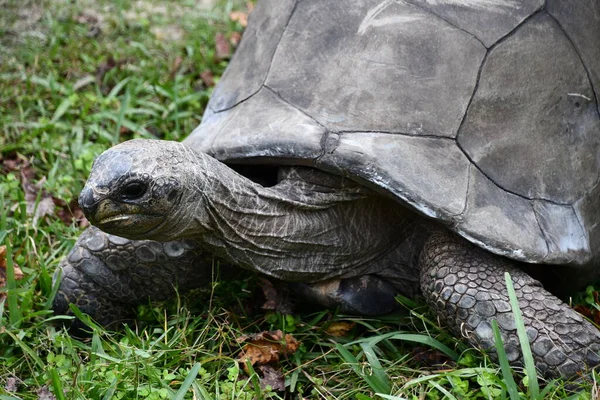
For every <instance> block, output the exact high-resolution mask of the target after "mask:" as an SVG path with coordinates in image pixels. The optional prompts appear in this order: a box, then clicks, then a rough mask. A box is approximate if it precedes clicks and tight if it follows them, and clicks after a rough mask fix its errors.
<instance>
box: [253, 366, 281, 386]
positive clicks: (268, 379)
mask: <svg viewBox="0 0 600 400" xmlns="http://www.w3.org/2000/svg"><path fill="white" fill-rule="evenodd" d="M258 369H259V370H260V372H262V375H263V376H262V378H260V387H261V388H262V389H263V390H266V389H267V386H271V389H272V390H275V391H278V392H283V391H284V390H285V378H284V377H283V374H282V373H281V371H280V370H276V369H275V368H273V367H271V366H270V365H261V366H259V367H258Z"/></svg>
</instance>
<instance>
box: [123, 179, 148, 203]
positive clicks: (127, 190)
mask: <svg viewBox="0 0 600 400" xmlns="http://www.w3.org/2000/svg"><path fill="white" fill-rule="evenodd" d="M144 193H146V185H145V184H143V183H142V182H131V183H128V184H127V185H125V187H124V188H123V190H121V196H123V197H124V198H125V199H127V200H135V199H138V198H140V197H142V196H143V195H144Z"/></svg>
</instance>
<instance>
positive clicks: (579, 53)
mask: <svg viewBox="0 0 600 400" xmlns="http://www.w3.org/2000/svg"><path fill="white" fill-rule="evenodd" d="M546 14H548V16H550V18H551V19H552V20H553V21H554V22H555V23H556V25H557V26H558V28H559V29H560V30H561V32H562V33H563V35H565V37H566V38H567V40H568V41H569V43H570V44H571V47H573V50H575V53H576V54H577V57H578V58H579V61H580V62H581V65H583V69H584V70H585V73H586V75H587V78H588V81H589V83H590V86H591V88H592V95H593V96H594V99H593V100H594V101H595V102H596V111H597V114H598V118H600V104H598V96H597V93H600V88H596V87H594V81H593V80H592V74H591V73H590V70H589V69H588V67H587V65H586V64H585V61H583V57H582V56H581V51H580V50H579V48H577V46H576V45H575V42H574V41H573V40H572V39H571V36H569V34H568V33H567V31H566V30H565V28H563V26H562V25H561V24H560V22H559V21H558V19H556V18H555V17H554V15H552V14H551V13H550V12H549V11H546ZM597 89H598V90H597Z"/></svg>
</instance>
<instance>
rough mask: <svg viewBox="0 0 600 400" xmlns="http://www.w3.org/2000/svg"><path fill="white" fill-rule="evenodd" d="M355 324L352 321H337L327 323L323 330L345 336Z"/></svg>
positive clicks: (333, 334)
mask: <svg viewBox="0 0 600 400" xmlns="http://www.w3.org/2000/svg"><path fill="white" fill-rule="evenodd" d="M355 325H356V324H355V323H354V322H344V321H337V322H333V323H331V324H329V326H328V327H327V328H326V329H325V332H327V333H328V334H330V335H331V336H335V337H342V336H346V335H347V334H348V332H350V331H351V330H352V328H354V326H355Z"/></svg>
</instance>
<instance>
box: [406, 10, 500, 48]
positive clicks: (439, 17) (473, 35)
mask: <svg viewBox="0 0 600 400" xmlns="http://www.w3.org/2000/svg"><path fill="white" fill-rule="evenodd" d="M396 3H398V4H401V3H403V2H401V1H398V0H396ZM408 4H410V5H411V6H414V7H416V8H419V9H421V10H423V11H425V12H426V13H427V14H431V15H433V16H434V17H436V18H438V19H440V20H442V21H444V22H445V23H447V24H448V25H450V26H451V27H453V28H456V29H458V30H459V31H462V32H464V33H466V34H467V35H469V36H471V37H472V38H473V39H475V40H477V41H478V42H479V43H481V45H482V46H483V47H484V48H485V49H487V48H488V47H487V46H486V45H485V43H483V41H482V40H481V39H479V38H478V37H477V36H476V35H475V34H474V33H471V32H469V31H468V30H466V29H464V28H461V27H460V26H457V25H455V24H453V23H452V22H450V21H448V20H447V19H446V18H444V17H442V16H441V15H439V14H437V13H436V12H435V11H433V10H429V9H427V8H425V7H423V6H422V5H420V4H416V3H414V0H408Z"/></svg>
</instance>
